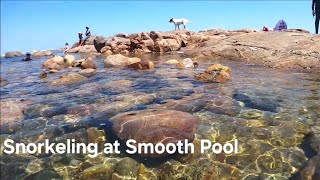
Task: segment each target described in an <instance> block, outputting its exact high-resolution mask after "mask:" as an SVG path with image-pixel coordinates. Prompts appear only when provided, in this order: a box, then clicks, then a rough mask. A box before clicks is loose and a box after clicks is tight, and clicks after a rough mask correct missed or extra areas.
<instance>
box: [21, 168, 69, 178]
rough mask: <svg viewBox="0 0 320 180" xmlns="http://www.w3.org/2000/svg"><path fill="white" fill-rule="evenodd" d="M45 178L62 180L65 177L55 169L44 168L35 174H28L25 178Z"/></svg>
mask: <svg viewBox="0 0 320 180" xmlns="http://www.w3.org/2000/svg"><path fill="white" fill-rule="evenodd" d="M43 179H55V180H62V179H63V178H62V177H61V176H60V175H59V174H58V173H57V172H56V171H55V170H54V169H44V170H41V171H39V172H37V173H35V174H32V175H30V176H27V177H26V178H25V180H43Z"/></svg>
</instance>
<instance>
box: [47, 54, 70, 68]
mask: <svg viewBox="0 0 320 180" xmlns="http://www.w3.org/2000/svg"><path fill="white" fill-rule="evenodd" d="M65 66H66V63H65V60H64V58H63V57H61V56H54V57H52V58H50V59H48V60H46V61H45V62H44V63H43V64H42V69H62V68H64V67H65Z"/></svg>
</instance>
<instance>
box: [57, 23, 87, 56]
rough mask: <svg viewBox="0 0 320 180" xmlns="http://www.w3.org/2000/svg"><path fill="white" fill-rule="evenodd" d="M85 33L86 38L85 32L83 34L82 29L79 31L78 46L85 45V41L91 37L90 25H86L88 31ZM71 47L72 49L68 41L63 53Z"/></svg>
mask: <svg viewBox="0 0 320 180" xmlns="http://www.w3.org/2000/svg"><path fill="white" fill-rule="evenodd" d="M85 35H86V38H84V39H83V34H82V32H81V31H80V32H78V37H79V41H78V46H82V45H84V43H85V42H86V41H87V40H88V39H89V38H90V36H91V32H90V28H89V26H86V33H85ZM69 49H70V46H69V44H68V43H66V44H65V48H64V51H63V53H64V54H65V53H66V52H68V50H69Z"/></svg>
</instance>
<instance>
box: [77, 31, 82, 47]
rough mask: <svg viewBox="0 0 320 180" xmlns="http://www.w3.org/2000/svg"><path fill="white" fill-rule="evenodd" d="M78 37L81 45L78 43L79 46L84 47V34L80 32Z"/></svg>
mask: <svg viewBox="0 0 320 180" xmlns="http://www.w3.org/2000/svg"><path fill="white" fill-rule="evenodd" d="M78 36H79V43H78V46H81V45H82V39H83V35H82V32H78Z"/></svg>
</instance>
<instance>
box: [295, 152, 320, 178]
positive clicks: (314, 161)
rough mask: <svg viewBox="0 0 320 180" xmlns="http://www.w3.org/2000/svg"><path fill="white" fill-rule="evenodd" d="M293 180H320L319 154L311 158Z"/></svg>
mask: <svg viewBox="0 0 320 180" xmlns="http://www.w3.org/2000/svg"><path fill="white" fill-rule="evenodd" d="M292 179H295V180H315V179H320V154H318V155H316V156H314V157H313V158H311V159H310V160H309V162H308V164H307V165H306V166H305V167H304V168H303V169H301V170H300V171H299V172H298V173H297V174H296V175H295V176H293V177H292Z"/></svg>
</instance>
